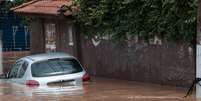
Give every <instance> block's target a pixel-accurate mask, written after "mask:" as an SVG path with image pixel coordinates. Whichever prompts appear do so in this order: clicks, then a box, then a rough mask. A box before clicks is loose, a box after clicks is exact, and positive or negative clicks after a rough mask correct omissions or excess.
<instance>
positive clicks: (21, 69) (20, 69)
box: [17, 61, 29, 78]
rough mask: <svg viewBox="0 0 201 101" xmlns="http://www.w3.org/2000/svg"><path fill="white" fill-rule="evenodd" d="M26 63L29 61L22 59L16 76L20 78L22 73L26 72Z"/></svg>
mask: <svg viewBox="0 0 201 101" xmlns="http://www.w3.org/2000/svg"><path fill="white" fill-rule="evenodd" d="M28 65H29V63H28V62H27V61H24V62H23V63H22V66H21V67H20V68H19V70H18V76H17V78H22V77H23V76H24V73H25V72H26V70H27V67H28Z"/></svg>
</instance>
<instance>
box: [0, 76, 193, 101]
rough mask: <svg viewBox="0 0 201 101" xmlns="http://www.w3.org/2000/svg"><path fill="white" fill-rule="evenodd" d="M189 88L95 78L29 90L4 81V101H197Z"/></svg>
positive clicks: (0, 90)
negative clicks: (79, 83) (83, 81)
mask: <svg viewBox="0 0 201 101" xmlns="http://www.w3.org/2000/svg"><path fill="white" fill-rule="evenodd" d="M186 90H187V89H184V88H174V87H168V86H159V85H154V84H145V83H139V82H133V81H124V80H115V79H106V78H93V81H92V82H89V83H84V85H83V86H82V87H80V86H79V87H76V86H69V87H27V86H25V85H19V84H11V83H6V82H4V81H1V83H0V100H1V101H194V100H195V99H194V95H192V96H190V97H188V98H183V96H184V95H185V93H186Z"/></svg>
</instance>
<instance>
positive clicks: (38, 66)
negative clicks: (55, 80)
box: [31, 59, 83, 77]
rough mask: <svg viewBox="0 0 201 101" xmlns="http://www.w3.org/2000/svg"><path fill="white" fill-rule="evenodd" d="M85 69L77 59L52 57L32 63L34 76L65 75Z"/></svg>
mask: <svg viewBox="0 0 201 101" xmlns="http://www.w3.org/2000/svg"><path fill="white" fill-rule="evenodd" d="M81 71H83V69H82V67H81V65H80V64H79V63H78V61H77V60H75V59H70V60H69V59H50V60H46V61H41V62H37V63H34V64H32V66H31V72H32V75H33V77H46V76H54V75H65V74H72V73H78V72H81Z"/></svg>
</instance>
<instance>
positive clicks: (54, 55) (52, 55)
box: [24, 52, 75, 61]
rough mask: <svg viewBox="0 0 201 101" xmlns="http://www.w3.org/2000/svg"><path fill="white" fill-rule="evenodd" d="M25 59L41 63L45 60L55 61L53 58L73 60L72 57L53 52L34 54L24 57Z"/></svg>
mask: <svg viewBox="0 0 201 101" xmlns="http://www.w3.org/2000/svg"><path fill="white" fill-rule="evenodd" d="M24 58H26V59H29V60H32V61H41V60H47V59H55V58H69V59H72V58H75V57H73V56H72V55H69V54H66V53H61V52H53V53H42V54H36V55H30V56H26V57H24Z"/></svg>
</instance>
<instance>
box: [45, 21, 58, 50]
mask: <svg viewBox="0 0 201 101" xmlns="http://www.w3.org/2000/svg"><path fill="white" fill-rule="evenodd" d="M45 49H46V52H55V51H56V25H55V24H54V23H45Z"/></svg>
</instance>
